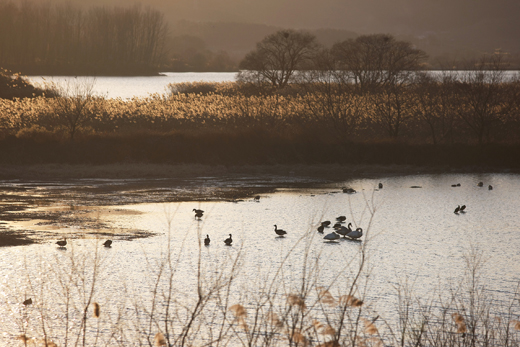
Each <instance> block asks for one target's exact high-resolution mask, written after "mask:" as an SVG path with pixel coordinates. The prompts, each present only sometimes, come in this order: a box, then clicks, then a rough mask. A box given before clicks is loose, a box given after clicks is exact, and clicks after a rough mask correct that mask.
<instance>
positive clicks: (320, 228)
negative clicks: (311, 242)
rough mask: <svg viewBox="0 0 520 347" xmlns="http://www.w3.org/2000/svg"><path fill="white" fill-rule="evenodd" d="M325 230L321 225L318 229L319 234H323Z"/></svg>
mask: <svg viewBox="0 0 520 347" xmlns="http://www.w3.org/2000/svg"><path fill="white" fill-rule="evenodd" d="M323 229H325V227H324V226H323V225H320V226H319V227H318V232H319V233H320V234H323Z"/></svg>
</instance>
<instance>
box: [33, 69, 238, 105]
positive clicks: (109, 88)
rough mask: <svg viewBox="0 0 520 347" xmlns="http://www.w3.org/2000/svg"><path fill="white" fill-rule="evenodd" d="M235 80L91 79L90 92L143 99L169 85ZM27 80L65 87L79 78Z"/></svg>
mask: <svg viewBox="0 0 520 347" xmlns="http://www.w3.org/2000/svg"><path fill="white" fill-rule="evenodd" d="M235 76H236V73H234V72H163V73H161V76H132V77H114V76H100V77H96V78H95V79H94V82H93V83H94V88H93V92H94V93H95V94H96V95H99V96H103V97H106V98H110V99H116V98H122V99H131V98H133V97H136V98H143V97H148V96H150V94H160V95H163V94H165V93H167V92H168V89H167V86H168V84H170V83H183V82H230V81H234V80H235ZM29 80H30V81H31V82H32V83H35V84H44V83H46V82H52V83H57V84H59V85H66V84H67V83H70V81H72V82H74V81H78V80H79V81H81V80H82V77H77V78H75V77H68V76H43V77H42V76H29ZM88 80H89V81H91V82H90V83H92V78H90V77H89V78H88Z"/></svg>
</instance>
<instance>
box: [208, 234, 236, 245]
mask: <svg viewBox="0 0 520 347" xmlns="http://www.w3.org/2000/svg"><path fill="white" fill-rule="evenodd" d="M229 236H230V237H231V235H229ZM210 241H211V240H210V239H209V235H206V238H205V239H204V245H205V246H209V243H210ZM224 242H225V241H224Z"/></svg>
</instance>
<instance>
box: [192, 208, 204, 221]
mask: <svg viewBox="0 0 520 347" xmlns="http://www.w3.org/2000/svg"><path fill="white" fill-rule="evenodd" d="M193 211H194V212H195V218H196V219H201V218H202V215H203V214H204V211H202V210H197V209H195V208H194V209H193Z"/></svg>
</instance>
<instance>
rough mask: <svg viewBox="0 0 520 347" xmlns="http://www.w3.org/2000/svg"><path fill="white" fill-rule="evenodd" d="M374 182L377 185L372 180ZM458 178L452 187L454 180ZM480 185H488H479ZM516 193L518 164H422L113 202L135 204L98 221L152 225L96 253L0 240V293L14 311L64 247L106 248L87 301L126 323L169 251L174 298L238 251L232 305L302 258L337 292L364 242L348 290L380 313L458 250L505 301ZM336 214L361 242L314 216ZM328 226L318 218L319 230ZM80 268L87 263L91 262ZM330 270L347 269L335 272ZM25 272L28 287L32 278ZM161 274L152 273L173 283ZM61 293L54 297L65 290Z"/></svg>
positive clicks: (298, 274)
mask: <svg viewBox="0 0 520 347" xmlns="http://www.w3.org/2000/svg"><path fill="white" fill-rule="evenodd" d="M480 181H482V182H484V187H482V188H481V187H478V186H477V183H478V182H480ZM379 182H382V183H383V187H384V188H382V189H377V187H378V183H379ZM457 183H460V186H455V187H452V185H453V184H455V185H456V184H457ZM488 185H492V186H493V187H494V189H493V190H488V189H487V186H488ZM343 186H349V187H353V188H354V189H356V191H357V193H356V194H344V193H342V189H341V188H342V187H343ZM412 186H420V187H421V188H415V189H414V188H411V187H412ZM518 192H520V177H519V176H518V175H507V174H489V175H481V176H478V175H425V176H404V177H394V178H386V179H383V180H377V181H376V180H369V179H360V180H354V181H349V182H345V183H343V184H338V185H336V186H334V187H327V188H319V189H302V190H298V189H279V190H278V191H277V192H276V193H274V194H269V195H262V196H261V197H260V200H259V201H255V200H254V199H251V200H245V201H241V202H237V203H232V202H214V201H213V202H199V203H194V202H183V203H160V204H156V203H154V204H136V205H127V206H118V207H117V208H118V209H126V210H131V211H137V212H139V213H116V214H110V213H107V214H103V218H106V221H107V222H109V223H111V224H112V225H114V226H119V227H120V228H135V229H140V230H148V231H151V232H153V233H157V234H158V236H154V237H151V238H147V239H138V240H134V241H131V242H128V241H118V240H114V243H113V244H112V247H111V248H103V247H100V248H99V252H98V253H97V254H96V253H95V252H94V251H93V249H95V247H94V246H95V244H96V241H95V240H72V241H70V242H71V243H72V244H71V245H70V246H69V245H67V250H65V251H63V250H61V251H60V250H58V249H57V248H56V245H54V244H42V245H31V246H23V247H14V248H4V249H0V254H1V257H2V260H3V262H4V264H9V266H4V267H2V268H1V269H0V276H1V281H2V283H1V286H2V287H1V288H2V289H1V292H2V293H1V295H2V297H3V300H2V302H1V304H2V305H3V306H4V307H7V306H10V307H12V306H13V305H14V306H15V307H18V309H19V310H21V308H20V307H19V306H20V305H18V306H16V303H17V302H21V301H23V299H24V298H25V296H26V295H27V294H28V293H32V294H31V295H32V296H35V295H37V293H40V294H41V295H42V296H45V294H44V293H45V290H43V289H45V288H38V286H37V283H39V280H40V279H41V278H44V277H48V279H49V280H51V279H52V283H53V285H57V284H56V282H54V277H53V274H54V273H55V272H57V273H58V274H59V272H60V271H61V270H59V269H67V268H70V266H72V265H71V263H70V262H71V259H70V255H71V254H74V255H75V256H77V257H79V258H81V259H83V261H84V264H88V263H89V260H88V259H90V261H92V259H93V257H95V256H97V257H99V258H100V259H103V265H102V266H101V268H100V269H102V271H100V278H99V280H98V281H97V283H96V285H97V290H96V292H95V294H94V299H93V300H94V301H97V302H100V304H101V307H103V308H107V307H109V309H107V310H108V311H110V312H121V310H122V309H123V310H128V313H129V316H128V317H126V316H125V317H126V318H125V319H126V320H128V321H127V322H126V323H127V324H128V325H131V323H132V324H133V323H134V321H133V319H135V315H134V313H132V314H130V312H133V308H134V307H135V303H136V302H139V303H142V304H143V305H144V304H145V303H149V302H150V300H151V295H150V293H151V291H153V288H154V285H155V284H154V283H155V282H154V280H155V279H156V278H157V276H158V274H159V273H161V271H165V270H164V268H163V265H164V263H163V261H164V259H165V257H166V256H167V254H171V257H172V264H174V267H175V269H174V272H175V277H174V278H175V288H176V292H175V295H177V296H178V298H179V300H180V301H183V300H184V301H186V302H188V301H190V300H195V299H196V290H194V288H196V283H197V276H196V275H197V273H198V272H199V271H200V272H202V273H203V274H204V276H203V277H204V278H205V279H206V281H208V282H210V281H211V280H215V279H216V278H218V276H219V275H220V274H222V273H224V272H226V271H230V268H231V267H232V263H233V260H234V259H235V257H236V256H237V255H239V254H240V255H241V256H242V258H241V262H240V264H239V265H240V266H239V269H240V270H239V272H238V274H237V275H236V282H235V284H234V285H233V287H232V288H231V300H230V304H233V303H236V301H238V300H240V299H239V298H242V299H243V298H244V297H247V295H246V294H244V293H247V292H249V293H254V292H257V291H258V292H259V291H265V290H267V289H266V288H265V287H264V285H265V284H266V283H270V280H272V279H273V278H274V277H275V276H278V280H277V285H279V286H281V287H283V288H284V290H283V292H285V293H287V292H292V291H293V290H296V288H297V287H298V286H299V285H300V283H301V278H302V276H303V274H305V273H306V272H307V271H309V268H304V264H319V266H318V265H317V266H318V267H317V268H315V269H314V271H315V272H319V276H318V283H316V285H318V286H326V287H327V286H329V285H330V284H333V285H332V288H334V289H335V290H336V293H338V294H339V293H344V291H345V290H347V289H348V286H349V280H350V279H351V278H352V276H354V274H355V270H356V268H357V266H358V264H359V261H360V256H359V255H360V253H359V252H360V250H361V249H362V247H363V246H366V247H367V254H368V267H367V270H368V271H367V272H366V273H365V275H366V277H365V278H364V280H366V282H367V283H368V284H367V285H366V286H365V285H360V286H359V288H357V290H358V292H357V295H363V296H364V299H365V302H366V305H367V307H370V309H371V310H374V312H376V313H377V314H378V315H380V316H381V317H383V318H384V319H388V320H390V321H391V320H392V319H395V318H396V300H397V299H396V286H397V285H398V284H399V283H403V282H404V281H405V280H409V282H410V283H413V291H414V293H415V295H417V296H418V297H423V298H426V297H431V296H433V293H436V292H438V290H439V286H441V287H442V286H444V287H445V286H446V285H447V284H450V283H451V284H456V283H459V282H460V280H461V279H462V278H463V276H464V272H465V270H466V269H467V267H466V265H465V264H466V259H465V255H467V254H468V253H470V252H471V250H472V249H473V250H478V251H481V252H483V254H484V259H485V260H486V261H485V263H484V264H483V266H482V268H481V272H480V274H481V275H482V279H483V283H485V285H486V286H487V288H488V289H489V293H490V295H493V296H496V297H497V299H499V300H502V299H505V300H509V299H511V297H510V296H512V293H513V292H514V290H516V285H517V284H518V282H519V280H520V271H519V270H520V266H519V265H518V264H520V252H519V249H520V216H519V215H518V211H519V210H520V198H519V194H518ZM458 205H466V206H467V208H466V212H465V213H459V214H455V213H454V209H455V207H457V206H458ZM104 208H107V209H110V208H111V207H104ZM194 208H197V209H202V210H204V211H205V212H204V216H203V217H202V219H201V220H197V219H196V218H195V217H194V212H193V209H194ZM340 215H345V216H347V220H346V223H348V222H351V223H352V224H353V225H354V226H355V227H361V228H363V230H364V232H365V235H364V236H363V237H362V242H353V241H349V240H345V239H340V240H339V242H338V243H335V244H331V243H325V242H324V240H323V234H319V233H318V232H317V231H316V228H317V226H318V225H319V223H320V222H321V221H324V220H330V221H332V222H333V223H334V222H335V218H336V217H337V216H340ZM275 224H276V225H277V226H278V228H281V229H283V230H286V231H287V235H285V237H282V238H280V237H277V235H276V234H275V232H274V225H275ZM327 229H328V231H327ZM330 231H331V228H326V230H325V234H326V233H327V232H330ZM229 234H232V235H233V244H232V246H230V247H227V246H225V244H224V239H226V238H227V237H228V235H229ZM206 235H209V237H210V238H211V244H210V245H209V246H207V247H205V246H204V245H201V244H200V242H202V240H203V239H204V237H205V236H206ZM99 241H100V242H101V241H104V238H101V239H100V240H99ZM100 242H98V243H97V245H99V244H100ZM199 251H200V260H201V262H200V264H199V263H198V262H197V260H198V259H199ZM318 260H319V262H318ZM75 266H77V264H76V265H75ZM89 271H90V272H89ZM89 271H87V273H90V274H91V271H94V270H92V269H90V270H89ZM64 273H66V271H65V270H64ZM338 273H341V274H342V276H344V277H339V278H338ZM28 279H30V280H31V283H32V285H33V286H36V287H33V288H31V287H30V286H29V284H27V282H28V281H27V280H28ZM163 280H164V281H162V280H161V281H159V282H158V283H159V284H160V285H165V286H167V285H168V284H169V283H171V282H169V281H167V279H164V278H163ZM78 281H79V280H78ZM82 281H83V282H81V281H80V283H79V284H81V286H82V288H83V286H86V288H87V289H88V288H89V284H91V282H90V280H89V278H88V276H87V278H84V279H83V280H82ZM46 285H49V284H46ZM365 290H366V293H365ZM85 291H87V292H88V290H85ZM49 292H52V291H49ZM121 293H124V295H122V294H121ZM59 299H60V300H57V301H58V302H59V303H60V305H63V300H62V299H63V298H59ZM34 300H36V301H38V298H37V297H35V298H34ZM46 300H56V298H54V299H53V298H52V297H50V298H46ZM118 310H119V311H118ZM20 313H21V311H19V312H11V313H9V314H4V315H3V316H2V317H1V318H0V320H2V323H0V324H1V325H2V327H3V331H2V333H3V336H4V338H5V339H9V338H11V337H12V336H13V335H17V334H18V332H19V325H20V324H18V325H17V321H16V320H15V319H13V317H15V316H17V314H20ZM49 314H50V313H49ZM62 318H63V317H62ZM75 319H80V317H75ZM59 329H60V328H59V327H55V331H53V332H54V333H55V334H56V335H58V334H57V331H59ZM60 336H61V335H60Z"/></svg>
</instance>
